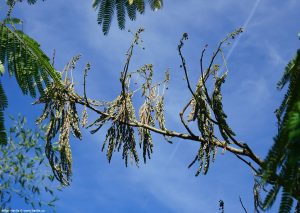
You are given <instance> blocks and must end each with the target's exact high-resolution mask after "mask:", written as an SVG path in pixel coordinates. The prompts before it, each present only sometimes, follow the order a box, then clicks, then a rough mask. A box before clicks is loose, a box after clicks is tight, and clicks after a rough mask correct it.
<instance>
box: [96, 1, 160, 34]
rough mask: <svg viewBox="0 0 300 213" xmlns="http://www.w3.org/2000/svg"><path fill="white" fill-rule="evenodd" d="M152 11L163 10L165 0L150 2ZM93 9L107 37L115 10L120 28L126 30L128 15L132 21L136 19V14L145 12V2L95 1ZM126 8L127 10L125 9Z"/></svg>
mask: <svg viewBox="0 0 300 213" xmlns="http://www.w3.org/2000/svg"><path fill="white" fill-rule="evenodd" d="M148 3H149V6H150V8H151V10H158V9H161V8H162V6H163V0H148ZM92 7H93V8H94V9H96V10H98V17H97V22H98V24H99V25H102V31H103V33H104V35H107V34H108V32H109V28H110V26H111V22H112V20H113V15H114V10H116V13H117V20H118V26H119V28H120V29H121V30H123V29H125V21H126V20H125V19H126V13H127V15H128V17H129V19H130V20H132V21H133V20H135V19H136V13H137V12H138V13H140V14H143V13H144V12H145V8H146V3H145V0H94V1H93V4H92ZM125 8H126V9H125Z"/></svg>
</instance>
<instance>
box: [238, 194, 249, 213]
mask: <svg viewBox="0 0 300 213" xmlns="http://www.w3.org/2000/svg"><path fill="white" fill-rule="evenodd" d="M239 198H240V203H241V205H242V207H243V209H244V211H245V213H248V212H247V210H246V208H245V206H244V204H243V201H242V198H241V196H239Z"/></svg>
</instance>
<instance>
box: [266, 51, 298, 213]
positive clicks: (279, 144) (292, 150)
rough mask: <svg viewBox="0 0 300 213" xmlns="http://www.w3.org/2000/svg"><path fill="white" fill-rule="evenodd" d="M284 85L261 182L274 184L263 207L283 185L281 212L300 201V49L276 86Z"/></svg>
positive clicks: (272, 200) (268, 203)
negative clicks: (283, 94) (285, 89)
mask: <svg viewBox="0 0 300 213" xmlns="http://www.w3.org/2000/svg"><path fill="white" fill-rule="evenodd" d="M287 84H288V89H287V92H286V94H285V96H284V99H283V101H282V103H281V105H280V107H279V108H278V110H276V115H277V118H278V120H279V122H278V123H279V131H278V134H277V136H276V137H275V138H274V145H273V146H272V148H271V149H270V150H269V153H268V155H267V157H266V158H265V161H264V165H263V170H262V177H263V178H262V179H263V182H264V183H266V184H272V185H273V188H272V190H271V191H270V192H269V194H268V195H267V197H266V198H265V201H264V205H263V207H264V208H270V207H271V206H272V205H273V203H274V200H275V197H276V194H277V193H278V190H279V188H280V187H282V188H283V192H282V198H281V204H280V212H290V211H291V209H292V204H293V199H296V200H298V202H299V201H300V184H299V183H300V170H299V168H300V155H299V150H300V93H299V91H300V50H298V52H297V54H296V56H295V58H294V59H292V60H291V61H290V62H289V63H288V65H287V67H286V69H285V72H284V74H283V77H282V79H281V80H280V81H279V83H278V88H279V89H282V88H283V87H284V86H285V85H287Z"/></svg>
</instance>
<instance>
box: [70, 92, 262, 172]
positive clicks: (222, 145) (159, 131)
mask: <svg viewBox="0 0 300 213" xmlns="http://www.w3.org/2000/svg"><path fill="white" fill-rule="evenodd" d="M74 99H75V100H76V103H78V104H81V105H85V106H87V108H89V109H90V110H92V111H94V112H95V113H97V114H99V115H104V116H105V117H107V118H109V119H110V120H117V119H118V118H116V117H115V116H113V115H109V114H107V113H105V112H103V111H101V110H98V109H96V108H95V107H93V106H91V105H87V103H86V102H85V101H84V98H82V97H80V96H79V95H77V94H76V97H74ZM119 122H121V123H126V124H127V125H129V126H132V127H139V128H145V129H148V130H150V131H152V132H155V133H157V134H160V135H163V136H169V137H176V138H180V139H184V140H190V141H196V142H199V143H206V141H205V140H204V139H203V138H202V137H200V136H195V135H194V136H193V135H190V134H185V133H180V132H176V131H172V130H162V129H158V128H156V127H153V126H149V125H147V124H143V123H141V122H138V121H130V122H123V121H119ZM212 145H215V146H217V147H219V148H224V149H226V150H228V151H229V152H231V153H233V154H236V155H240V156H247V157H249V158H250V159H251V160H253V161H254V162H255V163H257V164H258V165H259V166H262V165H263V161H262V160H261V159H260V158H259V157H258V156H257V155H255V154H254V153H253V152H252V150H251V152H245V150H244V149H238V148H235V147H233V146H230V145H228V144H227V143H226V142H222V141H219V140H214V141H212ZM249 149H250V148H249ZM247 165H248V164H247Z"/></svg>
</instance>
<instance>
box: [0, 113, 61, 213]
mask: <svg viewBox="0 0 300 213" xmlns="http://www.w3.org/2000/svg"><path fill="white" fill-rule="evenodd" d="M11 119H12V121H14V124H13V125H12V127H11V128H10V130H9V137H8V143H7V145H1V146H0V149H1V151H0V159H1V161H0V210H1V209H9V208H10V207H11V206H10V202H11V200H14V199H16V198H19V199H24V202H25V203H26V204H28V205H31V207H32V208H38V207H42V206H47V205H48V206H52V207H54V204H55V200H57V198H56V197H55V196H54V190H56V189H55V187H54V185H53V183H52V182H53V180H54V179H53V178H52V177H53V175H52V173H51V170H50V169H49V166H48V164H47V163H46V161H45V154H44V152H45V150H44V147H43V146H42V144H41V141H44V140H45V135H44V132H45V127H43V126H38V127H37V129H36V130H35V131H32V130H31V129H29V128H28V127H27V126H26V119H25V118H24V117H21V116H19V117H18V119H17V120H14V118H11ZM45 194H48V195H47V199H49V200H50V201H49V202H48V201H45V200H44V199H45ZM42 197H43V198H42ZM42 199H43V200H42ZM52 201H53V202H52Z"/></svg>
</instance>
